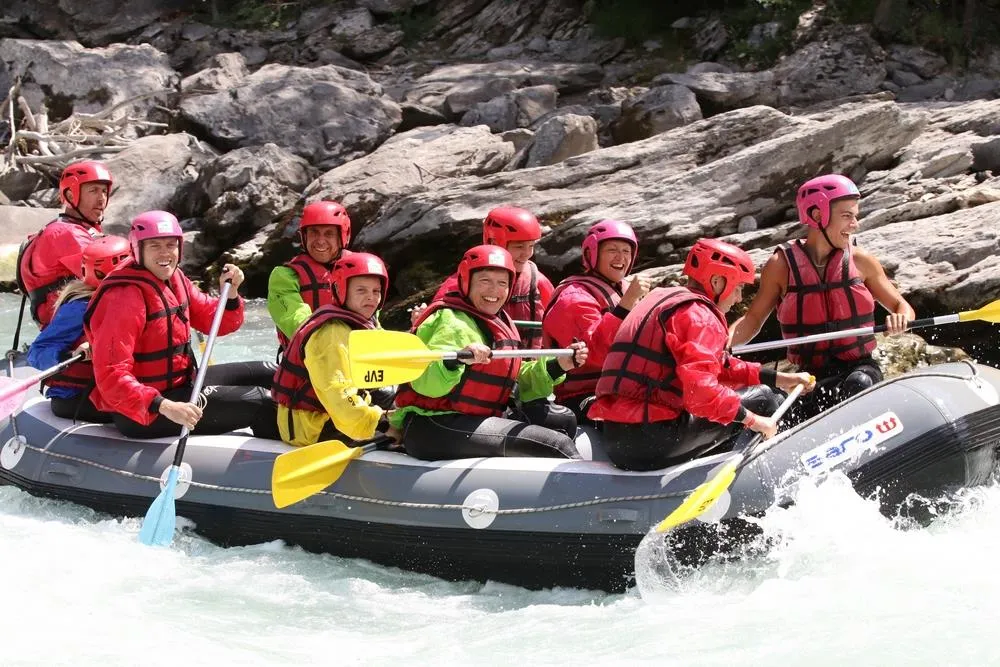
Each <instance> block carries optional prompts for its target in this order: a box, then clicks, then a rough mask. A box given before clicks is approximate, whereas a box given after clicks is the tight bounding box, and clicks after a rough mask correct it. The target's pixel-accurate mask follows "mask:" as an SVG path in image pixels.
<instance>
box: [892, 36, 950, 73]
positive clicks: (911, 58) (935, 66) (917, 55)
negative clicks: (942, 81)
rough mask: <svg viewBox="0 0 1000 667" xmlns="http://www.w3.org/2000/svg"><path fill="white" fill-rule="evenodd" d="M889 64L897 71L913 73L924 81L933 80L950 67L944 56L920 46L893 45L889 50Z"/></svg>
mask: <svg viewBox="0 0 1000 667" xmlns="http://www.w3.org/2000/svg"><path fill="white" fill-rule="evenodd" d="M889 64H890V65H891V66H893V67H894V68H896V69H900V70H903V71H906V72H912V73H913V74H916V75H917V76H919V77H920V78H923V79H933V78H934V77H936V76H937V75H938V74H941V73H942V72H943V71H944V70H945V68H946V67H947V66H948V61H947V60H945V59H944V57H943V56H941V55H939V54H937V53H934V52H933V51H928V50H927V49H925V48H922V47H919V46H910V45H903V44H893V45H892V46H891V47H890V48H889Z"/></svg>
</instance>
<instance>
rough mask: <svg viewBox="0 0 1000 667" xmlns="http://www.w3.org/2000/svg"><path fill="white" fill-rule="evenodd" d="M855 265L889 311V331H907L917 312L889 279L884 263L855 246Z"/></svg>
mask: <svg viewBox="0 0 1000 667" xmlns="http://www.w3.org/2000/svg"><path fill="white" fill-rule="evenodd" d="M854 265H855V266H857V267H858V271H859V272H860V273H861V275H862V277H864V279H865V287H867V288H868V291H869V292H871V293H872V296H873V297H875V300H876V301H878V302H879V303H880V304H882V305H883V306H884V307H885V309H886V310H888V311H889V316H888V317H886V320H885V325H886V328H887V329H888V332H887V333H889V334H890V335H895V334H899V333H902V332H903V331H905V330H906V323H907V322H909V321H911V320H915V319H917V313H916V311H915V310H913V306H911V305H910V304H909V303H907V301H906V299H904V298H903V295H902V294H900V293H899V290H898V289H896V286H895V285H893V284H892V281H891V280H889V276H887V275H886V274H885V269H883V268H882V263H881V262H879V261H878V259H876V258H875V256H874V255H872V254H871V253H868V252H866V251H864V250H862V249H861V248H855V249H854Z"/></svg>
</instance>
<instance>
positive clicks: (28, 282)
mask: <svg viewBox="0 0 1000 667" xmlns="http://www.w3.org/2000/svg"><path fill="white" fill-rule="evenodd" d="M100 233H101V226H100V225H93V224H91V223H89V222H87V221H86V220H81V219H79V218H74V217H71V216H68V215H65V214H63V215H60V216H59V217H58V218H56V219H55V220H53V221H52V222H50V223H48V224H47V225H45V226H44V227H42V230H41V231H40V232H38V234H35V235H34V236H29V237H28V240H27V242H26V243H25V245H24V246H22V248H21V252H20V254H19V256H18V259H17V277H18V283H19V284H20V287H21V289H22V290H24V292H25V293H26V294H27V295H28V299H29V300H30V303H31V317H32V319H34V320H35V323H36V324H38V327H39V328H40V329H41V328H44V327H46V326H48V324H49V322H51V321H52V315H53V313H54V312H55V308H54V307H53V306H54V304H55V301H56V298H57V297H58V296H59V290H61V289H62V287H63V286H64V285H65V284H66V283H68V282H69V281H70V280H73V279H74V278H82V277H83V276H82V267H81V261H82V259H83V249H84V248H86V247H87V246H88V245H89V244H90V242H91V241H93V240H94V239H95V238H96V237H97V236H98V235H100Z"/></svg>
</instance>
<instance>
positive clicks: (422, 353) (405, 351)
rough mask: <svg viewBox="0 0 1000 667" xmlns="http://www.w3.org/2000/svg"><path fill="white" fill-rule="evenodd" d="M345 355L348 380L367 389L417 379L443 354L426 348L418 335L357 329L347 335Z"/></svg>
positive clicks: (360, 387)
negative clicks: (346, 353)
mask: <svg viewBox="0 0 1000 667" xmlns="http://www.w3.org/2000/svg"><path fill="white" fill-rule="evenodd" d="M348 356H349V358H350V362H351V382H352V383H353V384H354V386H356V387H358V388H359V389H370V388H372V387H385V386H387V385H392V384H402V383H404V382H410V381H412V380H416V379H417V378H418V377H420V376H421V375H422V374H423V372H424V369H425V368H427V364H429V363H431V362H432V361H437V360H439V359H441V357H442V356H443V353H442V352H438V351H434V350H428V349H427V346H426V345H424V342H423V341H422V340H420V338H419V337H417V336H416V335H414V334H411V333H406V332H405V331H386V330H384V329H359V330H355V331H352V332H351V335H350V337H349V338H348Z"/></svg>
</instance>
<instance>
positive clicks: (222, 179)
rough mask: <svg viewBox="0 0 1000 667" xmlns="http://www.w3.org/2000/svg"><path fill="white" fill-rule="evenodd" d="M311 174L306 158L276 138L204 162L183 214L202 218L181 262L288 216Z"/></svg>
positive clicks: (201, 257)
mask: <svg viewBox="0 0 1000 667" xmlns="http://www.w3.org/2000/svg"><path fill="white" fill-rule="evenodd" d="M312 176H313V173H312V169H311V168H310V166H309V164H308V163H307V162H306V161H305V160H303V159H302V158H300V157H298V156H296V155H292V154H291V153H289V152H288V151H285V150H283V149H281V148H279V147H278V146H275V145H274V144H265V145H264V146H253V147H248V148H239V149H237V150H235V151H232V152H229V153H226V154H225V155H223V156H221V157H219V158H216V159H215V160H212V161H211V162H209V163H207V164H206V165H204V167H202V169H201V173H200V174H199V176H198V180H197V181H195V183H194V184H193V185H192V186H191V188H190V189H189V194H188V196H187V197H186V199H187V201H188V202H189V206H190V209H189V210H187V211H184V214H185V215H188V216H195V215H197V216H198V217H199V218H200V223H201V224H200V230H199V232H198V234H197V236H196V237H195V243H194V244H193V246H192V248H191V250H192V252H190V253H187V254H186V256H185V265H186V266H191V267H198V266H201V265H203V264H204V263H205V262H207V261H211V260H213V259H214V258H216V257H218V256H219V255H220V254H222V253H223V252H224V251H226V250H228V249H229V248H231V247H233V246H234V245H236V244H238V243H241V242H243V241H246V240H248V239H250V238H252V237H253V236H254V235H255V234H256V233H257V232H258V231H260V230H261V229H263V228H264V227H266V226H267V225H269V224H271V223H274V222H277V221H279V220H283V219H288V218H290V217H291V214H292V212H293V210H294V209H295V206H296V204H297V203H298V202H299V198H300V193H301V192H302V190H303V189H305V187H306V186H307V185H308V184H309V182H310V180H312Z"/></svg>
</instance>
